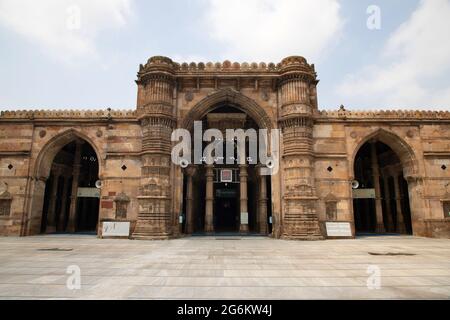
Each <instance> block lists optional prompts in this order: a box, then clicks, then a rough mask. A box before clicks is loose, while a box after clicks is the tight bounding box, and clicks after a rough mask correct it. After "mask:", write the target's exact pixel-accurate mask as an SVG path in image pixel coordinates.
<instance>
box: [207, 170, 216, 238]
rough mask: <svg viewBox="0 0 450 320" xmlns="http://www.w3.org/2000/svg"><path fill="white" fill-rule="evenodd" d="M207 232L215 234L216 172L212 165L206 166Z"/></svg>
mask: <svg viewBox="0 0 450 320" xmlns="http://www.w3.org/2000/svg"><path fill="white" fill-rule="evenodd" d="M205 167H206V197H205V232H206V233H211V232H214V216H213V210H214V209H213V205H214V172H213V166H212V165H206V166H205Z"/></svg>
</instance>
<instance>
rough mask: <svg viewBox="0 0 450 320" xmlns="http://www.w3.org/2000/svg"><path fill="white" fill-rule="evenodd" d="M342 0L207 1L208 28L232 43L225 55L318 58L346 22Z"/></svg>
mask: <svg viewBox="0 0 450 320" xmlns="http://www.w3.org/2000/svg"><path fill="white" fill-rule="evenodd" d="M339 8H340V6H339V4H338V1H337V0H315V1H310V0H245V1H244V0H226V1H225V0H208V1H207V9H206V10H205V13H204V23H205V30H207V32H208V33H209V36H210V37H211V38H212V39H214V40H216V41H219V42H220V43H221V44H222V46H221V47H222V48H227V49H226V50H225V52H224V54H223V56H224V57H227V58H230V59H231V58H232V59H237V60H241V61H242V60H249V61H267V59H272V61H273V62H278V61H280V60H281V59H282V58H285V57H286V56H289V55H302V56H305V57H306V58H307V59H308V60H313V61H314V60H317V59H318V58H319V56H320V55H321V54H322V53H323V51H324V49H325V48H326V47H328V45H329V44H330V43H332V42H334V41H335V40H336V38H337V37H338V36H339V34H340V30H341V27H342V19H341V18H340V16H339Z"/></svg>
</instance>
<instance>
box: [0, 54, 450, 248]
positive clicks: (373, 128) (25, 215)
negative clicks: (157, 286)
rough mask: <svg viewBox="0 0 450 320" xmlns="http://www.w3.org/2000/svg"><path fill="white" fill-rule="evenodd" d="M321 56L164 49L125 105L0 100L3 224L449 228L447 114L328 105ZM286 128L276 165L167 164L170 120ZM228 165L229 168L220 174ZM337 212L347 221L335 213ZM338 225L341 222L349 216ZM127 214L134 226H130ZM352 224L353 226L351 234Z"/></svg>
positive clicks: (133, 233) (285, 234) (148, 231)
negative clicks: (270, 171)
mask: <svg viewBox="0 0 450 320" xmlns="http://www.w3.org/2000/svg"><path fill="white" fill-rule="evenodd" d="M318 82H319V81H318V79H317V75H316V72H315V68H314V65H313V64H308V62H307V61H306V60H305V59H304V58H303V57H299V56H293V57H288V58H285V59H283V60H282V61H281V62H280V63H278V64H273V63H269V64H265V63H259V64H256V63H251V64H248V63H242V64H239V63H231V62H229V61H225V62H223V63H197V64H196V63H190V64H187V63H183V64H179V63H176V62H173V61H172V60H171V59H169V58H167V57H161V56H156V57H152V58H150V59H149V60H148V62H147V63H146V64H145V65H141V66H140V68H139V72H138V75H137V81H136V83H137V107H136V109H135V110H130V111H117V110H110V109H107V110H99V111H76V110H64V111H38V110H35V111H3V112H2V113H1V116H0V235H5V236H29V235H37V234H42V233H54V232H71V233H72V232H84V231H89V232H95V233H97V235H98V236H99V237H102V236H104V235H103V233H104V232H105V229H104V228H103V227H102V225H103V224H105V223H106V222H128V223H129V224H128V225H129V237H130V238H132V239H169V238H177V237H182V236H186V235H191V234H198V235H210V234H222V233H230V234H262V235H267V236H271V237H274V238H283V239H298V240H315V239H325V238H329V237H331V236H330V234H329V230H327V228H328V226H327V224H329V226H334V227H336V226H338V227H343V228H345V226H346V225H347V226H349V229H350V233H349V234H348V235H347V236H348V237H354V236H355V235H357V234H366V233H367V234H370V233H377V234H378V233H400V234H412V235H416V236H426V237H443V238H448V237H449V236H450V228H449V225H450V224H449V221H450V112H449V111H448V110H446V111H444V110H442V111H400V110H398V111H362V112H359V111H348V110H346V109H345V108H344V107H343V106H341V108H340V109H339V110H336V111H321V110H319V105H318V98H317V85H318ZM194 121H202V124H203V125H204V127H205V128H219V129H220V130H223V129H230V128H231V129H233V128H255V129H267V130H268V131H270V130H273V129H280V130H281V132H282V135H281V141H280V169H279V171H278V172H277V173H276V174H274V175H271V176H265V175H262V174H261V169H262V168H263V166H262V165H261V164H259V165H253V164H240V165H216V164H213V165H207V164H191V165H189V166H188V167H186V168H182V167H181V166H179V165H176V164H174V163H172V161H171V150H172V147H173V145H174V142H172V141H171V134H172V132H173V130H174V129H177V128H184V129H187V130H190V131H192V129H193V123H194ZM224 176H226V177H227V180H224V179H222V178H223V177H224ZM333 223H341V224H338V225H333ZM342 223H343V224H342ZM125 225H127V224H125ZM344 233H345V232H344Z"/></svg>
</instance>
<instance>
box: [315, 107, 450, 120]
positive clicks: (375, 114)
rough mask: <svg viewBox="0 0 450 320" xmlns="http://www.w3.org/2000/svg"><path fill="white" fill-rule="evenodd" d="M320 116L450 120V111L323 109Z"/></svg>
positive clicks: (319, 113)
mask: <svg viewBox="0 0 450 320" xmlns="http://www.w3.org/2000/svg"><path fill="white" fill-rule="evenodd" d="M318 117H319V118H338V119H368V120H370V119H380V120H382V119H398V120H421V119H422V120H439V119H442V120H450V111H430V110H373V111H370V110H367V111H363V110H356V111H350V110H345V109H340V110H322V111H318Z"/></svg>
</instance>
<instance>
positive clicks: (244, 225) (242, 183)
mask: <svg viewBox="0 0 450 320" xmlns="http://www.w3.org/2000/svg"><path fill="white" fill-rule="evenodd" d="M247 180H248V172H247V165H246V164H244V165H240V166H239V187H240V198H239V199H240V200H239V201H240V219H239V221H240V223H239V232H241V233H247V232H248V231H249V229H248V195H247Z"/></svg>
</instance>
